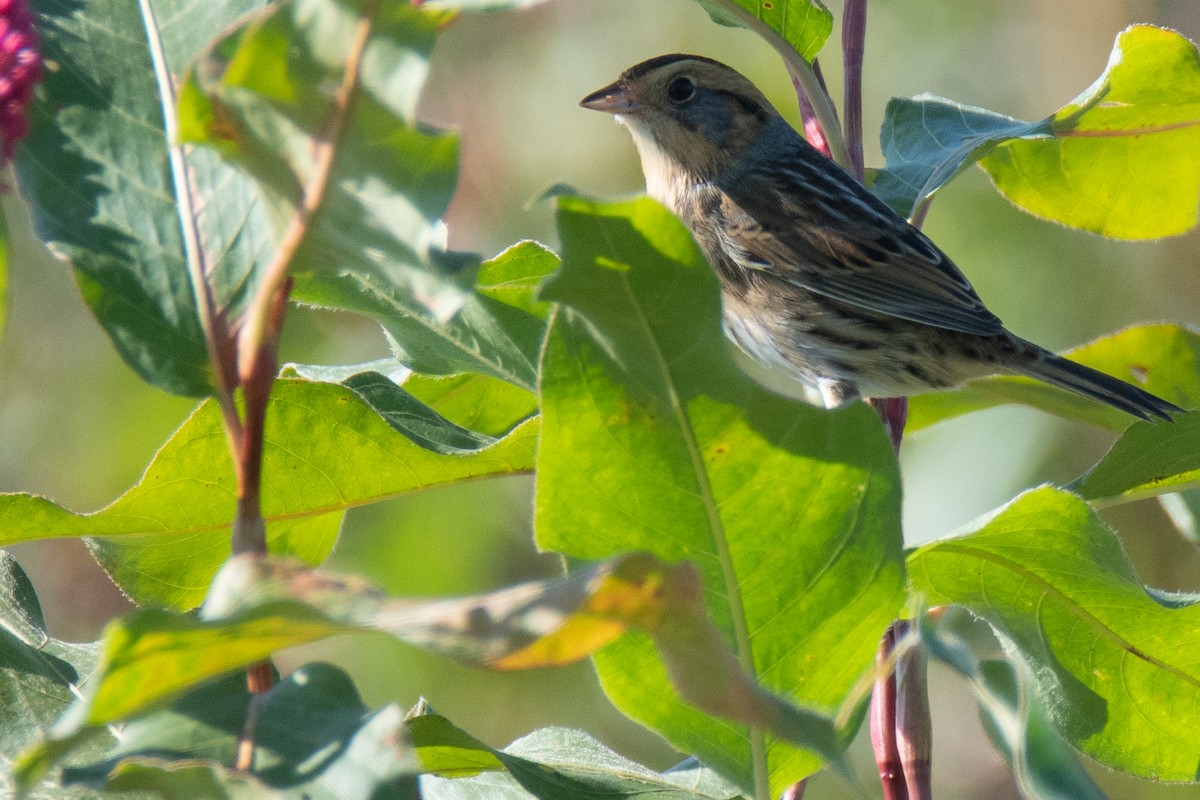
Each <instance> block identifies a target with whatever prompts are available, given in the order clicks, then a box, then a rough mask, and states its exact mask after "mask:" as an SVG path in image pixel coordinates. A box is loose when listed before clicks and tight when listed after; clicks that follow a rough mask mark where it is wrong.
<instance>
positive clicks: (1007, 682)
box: [921, 624, 1105, 800]
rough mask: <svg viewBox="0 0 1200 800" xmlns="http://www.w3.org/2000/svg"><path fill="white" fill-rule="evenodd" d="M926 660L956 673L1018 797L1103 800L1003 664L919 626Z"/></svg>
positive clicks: (1018, 675)
mask: <svg viewBox="0 0 1200 800" xmlns="http://www.w3.org/2000/svg"><path fill="white" fill-rule="evenodd" d="M921 643H922V645H924V646H925V648H926V650H927V652H928V654H929V657H930V658H933V659H936V660H937V661H939V662H941V663H942V664H945V665H946V666H948V667H950V668H951V669H952V670H954V671H955V672H957V673H958V674H959V675H960V676H961V677H962V678H963V679H964V680H966V681H967V684H968V685H969V686H970V687H971V690H972V691H973V692H974V694H975V699H976V700H977V701H978V703H979V712H980V715H981V716H982V717H983V721H984V724H985V725H986V726H987V729H988V733H989V734H990V735H991V738H992V741H994V742H995V743H996V745H997V748H998V749H999V750H1000V752H1001V754H1002V755H1003V756H1004V758H1005V760H1006V761H1007V762H1008V766H1009V769H1010V770H1011V771H1012V774H1013V778H1014V779H1015V780H1016V782H1017V786H1018V787H1019V788H1020V790H1021V796H1022V797H1028V798H1037V800H1105V795H1104V793H1103V792H1102V791H1100V789H1099V787H1097V786H1096V784H1095V783H1094V782H1093V781H1092V779H1091V778H1090V777H1089V776H1088V774H1087V772H1085V771H1084V769H1083V767H1082V766H1081V765H1080V763H1079V760H1078V759H1077V758H1076V757H1075V755H1074V753H1072V752H1071V750H1070V749H1069V748H1068V747H1067V746H1066V744H1065V743H1064V742H1063V740H1062V737H1060V736H1059V735H1058V733H1057V732H1056V731H1055V730H1054V728H1053V726H1052V725H1051V723H1050V720H1049V719H1048V718H1047V717H1046V710H1045V708H1044V707H1043V706H1042V704H1041V702H1040V701H1039V700H1038V697H1037V695H1036V694H1034V693H1033V691H1032V687H1031V686H1030V685H1029V683H1030V682H1029V678H1028V676H1027V675H1025V674H1024V673H1023V672H1021V671H1020V670H1019V669H1017V667H1016V666H1015V665H1014V664H1012V663H1010V662H1008V661H997V660H993V659H982V658H980V657H979V656H978V655H977V654H976V653H975V652H974V649H973V648H972V645H971V642H970V640H968V639H967V638H966V637H962V636H958V635H955V634H954V633H953V632H951V631H947V630H945V626H942V627H940V628H938V629H937V630H934V629H932V628H930V627H929V626H927V625H924V624H923V625H922V630H921Z"/></svg>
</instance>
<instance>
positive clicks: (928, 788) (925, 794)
mask: <svg viewBox="0 0 1200 800" xmlns="http://www.w3.org/2000/svg"><path fill="white" fill-rule="evenodd" d="M926 666H927V661H926V657H925V651H924V650H922V649H921V648H920V647H912V648H908V649H907V650H905V651H904V653H903V654H902V655H901V656H900V658H899V659H897V661H896V672H895V675H896V745H897V747H898V749H899V751H900V764H901V766H902V767H903V769H904V782H905V785H906V786H907V788H908V797H909V800H931V798H932V797H933V775H932V762H933V756H932V751H933V743H932V736H933V721H932V718H931V717H930V714H929V686H928V680H927V675H926V671H927V670H926Z"/></svg>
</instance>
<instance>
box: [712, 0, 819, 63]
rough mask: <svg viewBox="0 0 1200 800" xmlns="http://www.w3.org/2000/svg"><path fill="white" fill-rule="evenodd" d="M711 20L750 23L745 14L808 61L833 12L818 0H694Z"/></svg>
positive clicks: (817, 47)
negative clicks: (702, 7) (776, 35)
mask: <svg viewBox="0 0 1200 800" xmlns="http://www.w3.org/2000/svg"><path fill="white" fill-rule="evenodd" d="M696 2H698V3H699V4H700V5H702V6H704V9H705V10H706V11H708V13H709V16H711V17H712V18H713V20H714V21H715V22H718V23H720V24H721V25H729V26H731V27H738V28H746V27H753V26H752V25H751V24H748V20H747V17H749V19H750V20H754V21H756V22H758V23H760V24H762V25H765V26H766V27H767V28H770V29H771V30H773V31H775V33H777V34H779V36H780V37H782V38H783V40H784V41H785V42H787V43H788V44H790V45H791V46H792V47H794V48H795V49H796V52H797V53H799V54H800V55H802V56H804V58H805V59H806V60H808V61H812V60H813V59H814V58H816V57H817V53H819V52H820V51H821V48H822V47H823V46H824V45H825V41H826V40H827V39H828V38H829V33H830V32H831V31H832V30H833V15H832V14H830V13H829V9H827V8H826V7H825V4H824V3H822V2H821V0H696Z"/></svg>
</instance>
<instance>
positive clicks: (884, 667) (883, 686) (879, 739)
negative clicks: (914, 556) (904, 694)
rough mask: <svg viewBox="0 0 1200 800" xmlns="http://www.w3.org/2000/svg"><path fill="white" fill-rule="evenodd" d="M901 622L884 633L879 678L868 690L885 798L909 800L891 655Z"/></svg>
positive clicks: (873, 743)
mask: <svg viewBox="0 0 1200 800" xmlns="http://www.w3.org/2000/svg"><path fill="white" fill-rule="evenodd" d="M902 624H903V623H900V622H893V623H892V625H891V627H889V628H888V629H887V631H886V632H885V633H884V634H883V639H882V640H881V641H880V642H879V650H878V651H877V652H876V653H875V669H876V671H877V673H878V676H879V677H878V678H876V680H875V689H874V691H873V692H872V693H871V711H870V715H871V749H872V750H874V751H875V765H876V766H877V767H878V768H879V782H880V784H881V785H882V787H883V797H884V800H908V788H907V786H906V785H905V781H904V766H903V764H902V763H901V761H900V750H899V748H898V746H897V744H896V673H895V670H894V661H893V656H892V652H893V650H894V649H895V647H896V634H897V628H898V626H900V625H902Z"/></svg>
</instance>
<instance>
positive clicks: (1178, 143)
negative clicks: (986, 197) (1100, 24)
mask: <svg viewBox="0 0 1200 800" xmlns="http://www.w3.org/2000/svg"><path fill="white" fill-rule="evenodd" d="M1049 122H1050V124H1051V127H1052V129H1053V132H1054V135H1053V137H1051V138H1033V139H1020V140H1014V141H1010V142H1005V143H1003V144H1002V145H1001V146H1000V147H999V148H997V149H996V150H995V151H994V152H993V153H991V154H990V155H988V156H987V157H986V158H984V159H983V161H982V162H981V165H982V166H983V168H984V169H985V170H987V173H988V174H989V175H990V176H991V177H992V180H993V181H995V182H996V188H998V189H999V190H1000V191H1001V192H1002V193H1003V194H1004V195H1005V196H1006V197H1007V198H1008V199H1010V200H1012V201H1013V202H1014V203H1016V204H1017V205H1019V206H1021V207H1022V208H1024V209H1025V210H1027V211H1031V212H1033V213H1034V214H1037V215H1038V216H1041V217H1045V218H1047V219H1051V220H1054V221H1056V222H1061V223H1063V224H1064V225H1070V226H1072V227H1075V228H1082V229H1084V230H1087V231H1093V232H1095V233H1099V234H1103V235H1104V236H1111V237H1113V238H1117V239H1155V238H1159V237H1162V236H1173V235H1175V234H1179V233H1183V232H1185V231H1188V230H1190V229H1191V228H1193V227H1194V226H1195V225H1196V215H1197V207H1198V205H1200V53H1197V51H1196V45H1195V43H1194V42H1192V41H1190V40H1188V39H1187V38H1186V37H1184V36H1182V35H1181V34H1179V33H1177V32H1176V31H1172V30H1167V29H1164V28H1155V27H1152V26H1150V25H1134V26H1132V27H1130V28H1127V29H1126V30H1124V31H1122V32H1121V33H1120V35H1118V36H1117V41H1116V43H1115V44H1114V45H1113V50H1112V55H1111V56H1110V57H1109V61H1108V68H1107V69H1106V70H1105V71H1104V74H1103V75H1101V76H1100V78H1099V79H1098V80H1097V81H1096V82H1095V83H1094V84H1092V85H1091V86H1090V87H1089V88H1088V89H1087V90H1086V91H1085V92H1084V93H1083V94H1081V95H1080V96H1079V97H1077V98H1076V99H1075V100H1074V101H1072V102H1071V103H1068V104H1067V105H1065V106H1063V107H1062V108H1061V109H1059V110H1058V111H1057V112H1056V113H1055V114H1054V116H1052V117H1051V118H1050V119H1049Z"/></svg>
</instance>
